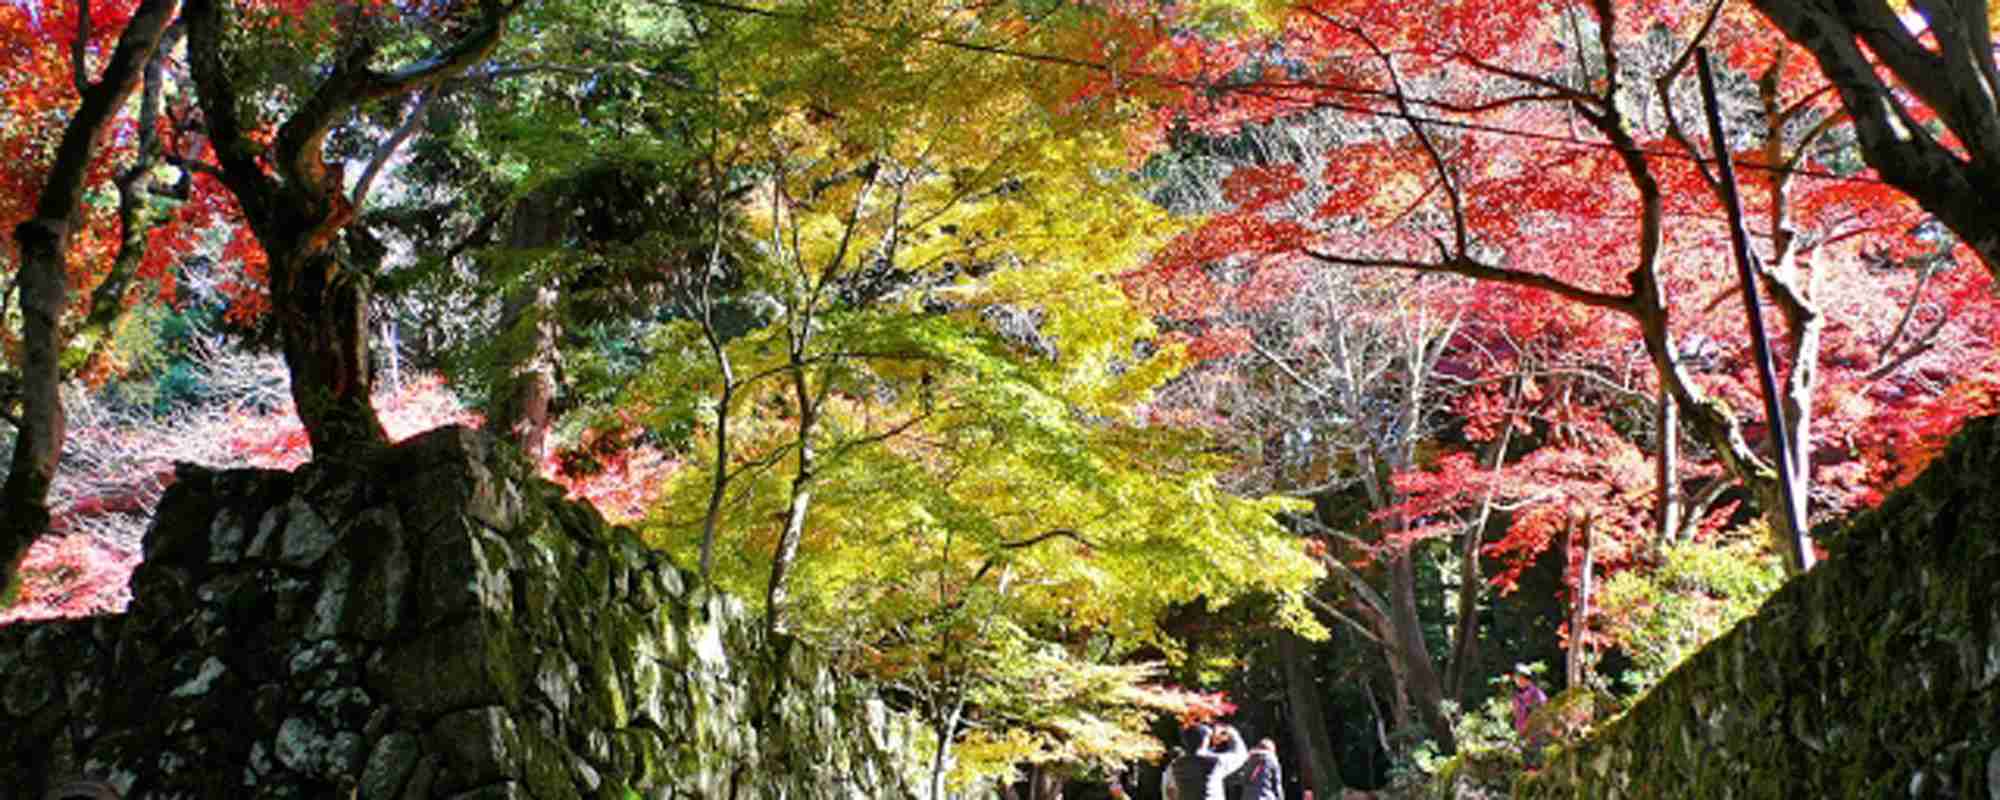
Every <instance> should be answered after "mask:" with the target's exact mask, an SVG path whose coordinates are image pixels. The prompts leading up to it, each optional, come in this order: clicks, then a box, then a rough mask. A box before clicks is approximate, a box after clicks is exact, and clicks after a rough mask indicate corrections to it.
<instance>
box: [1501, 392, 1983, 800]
mask: <svg viewBox="0 0 2000 800" xmlns="http://www.w3.org/2000/svg"><path fill="white" fill-rule="evenodd" d="M1829 550H1830V557H1829V558H1828V559H1826V560H1825V561H1823V562H1821V563H1820V564H1819V565H1818V566H1816V567H1814V568H1813V570H1812V571H1811V572H1810V573H1808V574H1806V575H1805V576H1802V577H1800V578H1797V579H1794V580H1792V581H1790V582H1789V583H1787V584H1786V585H1785V586H1784V588H1782V589H1781V590H1779V591H1778V592H1777V593H1776V594H1775V595H1773V596H1772V597H1771V598H1770V600H1768V601H1767V602H1766V603H1765V604H1764V607H1763V609H1762V610H1760V611H1759V612H1758V613H1757V615H1756V616H1754V617H1752V618H1750V619H1748V620H1746V621H1744V623H1743V624H1741V625H1739V626H1737V627H1736V628H1735V629H1734V630H1733V631H1731V632H1730V633H1728V634H1727V635H1725V636H1723V637H1721V638H1718V639H1717V640H1716V641H1714V642H1712V643H1710V644H1709V645H1708V646H1707V647H1706V648H1703V649H1702V651H1701V652H1700V653H1697V654H1696V655H1694V656H1693V657H1691V658H1689V659H1688V660H1687V661H1686V662H1684V663H1683V664H1682V665H1681V666H1680V668H1678V669H1676V670H1675V671H1674V672H1673V673H1672V674H1670V675H1668V676H1667V678H1666V679H1665V680H1664V681H1662V682H1661V683H1660V684H1659V685H1658V686H1657V687H1656V688H1654V689H1653V691H1652V692H1651V693H1650V694H1648V695H1647V696H1646V697H1645V698H1643V699H1642V700H1641V701H1640V702H1639V703H1638V704H1636V705H1635V706H1633V708H1632V709H1630V710H1629V711H1628V712H1627V713H1626V714H1625V715H1624V716H1623V717H1620V718H1619V719H1617V720H1616V721H1614V722H1612V723H1610V724H1609V725H1608V726H1606V727H1605V728H1604V729H1602V730H1601V731H1599V733H1598V734H1597V735H1595V736H1593V737H1592V738H1591V739H1588V740H1586V741H1584V742H1582V743H1580V744H1579V745H1578V746H1576V747H1575V748H1573V749H1571V750H1569V751H1568V752H1565V753H1562V754H1560V755H1557V756H1556V757H1554V758H1553V759H1552V760H1551V761H1550V762H1549V764H1548V765H1547V767H1546V768H1545V769H1543V770H1542V771H1541V772H1540V773H1539V774H1538V775H1535V776H1533V777H1530V778H1526V779H1523V780H1522V781H1520V782H1519V783H1517V784H1516V786H1515V795H1516V796H1517V797H1524V798H1537V799H1539V798H1592V799H1593V800H1594V799H1595V798H1609V797H1661V798H1682V797H1699V798H1714V799H1716V800H1721V799H1722V798H1801V797H1811V798H1884V797H1899V798H1901V797H1908V798H1933V797H1935V798H1945V797H1950V798H1966V799H1967V800H1972V799H1973V798H1977V799H1978V800H1994V799H1996V798H2000V419H1984V420H1979V421H1977V422H1975V423H1973V424H1972V425H1969V426H1967V428H1966V430H1965V431H1964V432H1963V433H1961V434H1960V435H1959V437H1958V438H1957V439H1956V440H1955V441H1954V442H1953V444H1952V446H1951V448H1950V449H1949V450H1948V451H1947V452H1946V453H1945V455H1944V456H1942V457H1941V458H1940V459H1939V460H1938V462H1937V463H1936V464H1934V465H1932V466H1931V468H1930V469H1929V470H1928V471H1926V472H1925V474H1924V475H1923V476H1922V477H1921V478H1919V479H1918V480H1917V481H1916V482H1915V483H1914V484H1913V485H1911V486H1910V487H1908V488H1907V489H1905V490H1903V491H1899V492H1897V493H1896V494H1894V495H1892V496H1891V497H1890V499H1889V500H1888V501H1887V502H1885V503H1884V504H1883V505H1882V507H1881V508H1879V509H1877V510H1875V511H1873V512H1871V513H1869V514H1867V515H1865V516H1863V517H1861V518H1860V519H1858V520H1856V521H1855V522H1854V523H1853V524H1852V525H1851V526H1849V527H1848V528H1847V529H1846V530H1845V531H1844V532H1843V533H1842V534H1841V535H1839V536H1838V537H1836V538H1835V540H1834V541H1832V542H1831V543H1830V544H1829Z"/></svg>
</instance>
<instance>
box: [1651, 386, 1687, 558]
mask: <svg viewBox="0 0 2000 800" xmlns="http://www.w3.org/2000/svg"><path fill="white" fill-rule="evenodd" d="M1659 400H1660V408H1659V413H1658V415H1657V416H1656V417H1655V419H1656V421H1657V422H1658V425H1659V429H1660V457H1659V458H1658V459H1656V460H1655V461H1654V464H1655V466H1656V467H1657V471H1656V472H1655V473H1654V479H1655V481H1656V483H1657V484H1658V492H1659V509H1658V516H1657V520H1658V522H1659V528H1658V529H1657V530H1656V531H1655V532H1654V538H1656V539H1657V540H1658V543H1657V544H1656V545H1655V546H1657V547H1666V546H1667V545H1670V544H1673V543H1674V542H1675V541H1676V540H1677V538H1678V537H1679V536H1680V531H1681V513H1682V511H1683V509H1684V506H1683V505H1682V504H1681V481H1680V472H1681V407H1680V405H1679V404H1678V403H1675V402H1674V396H1673V394H1671V393H1669V392H1668V391H1667V390H1666V389H1664V388H1662V389H1661V390H1660V396H1659Z"/></svg>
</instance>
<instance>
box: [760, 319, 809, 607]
mask: <svg viewBox="0 0 2000 800" xmlns="http://www.w3.org/2000/svg"><path fill="white" fill-rule="evenodd" d="M805 341H806V337H804V336H800V337H798V339H797V342H798V344H797V345H796V346H795V347H794V348H793V350H792V391H793V394H794V395H795V396H796V397H797V401H798V404H799V428H798V431H797V441H796V443H795V447H796V448H797V449H798V458H799V462H798V469H797V470H796V471H795V472H793V473H792V500H791V504H790V507H789V508H787V509H786V511H785V529H784V532H783V533H781V534H779V537H778V548H777V551H776V552H774V553H772V555H771V582H770V585H769V586H768V587H766V588H765V592H764V629H765V631H766V632H769V633H777V632H779V631H782V630H784V628H785V625H784V608H785V602H786V588H787V587H786V583H787V581H788V580H789V579H790V578H791V570H792V562H794V561H795V560H797V559H798V556H799V541H800V540H801V539H804V538H805V530H806V515H807V512H808V511H810V510H811V508H812V494H813V477H814V475H813V470H814V469H815V468H816V467H817V466H818V465H817V464H816V463H815V458H814V456H815V453H814V451H813V434H814V433H815V432H816V431H815V430H814V429H815V428H816V427H817V422H818V418H819V404H818V401H817V398H815V397H814V396H813V393H812V390H811V386H810V385H809V383H808V381H807V379H806V365H805V346H804V342H805Z"/></svg>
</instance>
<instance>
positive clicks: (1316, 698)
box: [1278, 631, 1343, 798]
mask: <svg viewBox="0 0 2000 800" xmlns="http://www.w3.org/2000/svg"><path fill="white" fill-rule="evenodd" d="M1278 657H1279V659H1280V660H1281V661H1283V662H1284V665H1285V704H1286V705H1287V706H1289V707H1290V709H1291V713H1290V714H1287V715H1286V716H1287V717H1289V718H1290V722H1291V728H1292V743H1293V745H1294V746H1295V747H1297V752H1298V754H1299V761H1300V765H1299V766H1300V768H1301V769H1300V778H1301V779H1302V780H1301V781H1300V782H1301V783H1303V784H1305V788H1307V789H1310V790H1311V791H1312V793H1313V796H1314V797H1327V798H1338V797H1340V792H1341V790H1342V788H1343V787H1342V785H1341V780H1340V762H1339V760H1338V759H1336V758H1334V754H1333V753H1334V750H1333V748H1334V741H1333V736H1332V735H1331V734H1330V733H1329V732H1328V731H1327V727H1326V710H1325V709H1324V708H1323V707H1322V704H1321V703H1320V689H1319V684H1318V683H1317V682H1316V681H1315V680H1314V673H1313V671H1312V670H1311V669H1310V668H1309V667H1308V662H1309V661H1310V660H1311V653H1310V647H1309V645H1308V644H1307V642H1306V641H1305V640H1304V639H1301V638H1299V636H1298V634H1295V633H1292V632H1290V631H1284V632H1280V633H1279V634H1278Z"/></svg>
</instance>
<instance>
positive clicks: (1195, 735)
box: [1160, 725, 1250, 800]
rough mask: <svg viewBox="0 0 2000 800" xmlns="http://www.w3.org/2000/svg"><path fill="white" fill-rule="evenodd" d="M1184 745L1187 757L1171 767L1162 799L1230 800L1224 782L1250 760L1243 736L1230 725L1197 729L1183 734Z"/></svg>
mask: <svg viewBox="0 0 2000 800" xmlns="http://www.w3.org/2000/svg"><path fill="white" fill-rule="evenodd" d="M1181 742H1182V744H1183V745H1185V746H1186V748H1187V754H1186V755H1183V756H1181V757H1180V758H1176V759H1174V760H1173V762H1172V763H1169V764H1168V765H1167V774H1166V775H1165V776H1163V778H1164V779H1163V780H1161V781H1160V792H1161V795H1162V796H1163V797H1165V798H1166V800H1227V798H1226V797H1225V796H1224V794H1223V789H1222V779H1224V778H1227V777H1229V775H1230V774H1231V773H1234V772H1235V771H1236V770H1238V769H1240V768H1241V767H1242V766H1243V762H1244V761H1246V760H1248V759H1249V757H1250V751H1249V750H1247V749H1245V748H1244V747H1243V737H1242V735H1241V734H1238V733H1237V732H1236V728H1234V727H1233V726H1230V725H1217V726H1215V727H1214V728H1210V727H1209V726H1207V725H1195V726H1193V727H1189V728H1185V729H1182V730H1181Z"/></svg>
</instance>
